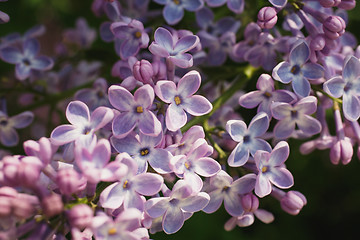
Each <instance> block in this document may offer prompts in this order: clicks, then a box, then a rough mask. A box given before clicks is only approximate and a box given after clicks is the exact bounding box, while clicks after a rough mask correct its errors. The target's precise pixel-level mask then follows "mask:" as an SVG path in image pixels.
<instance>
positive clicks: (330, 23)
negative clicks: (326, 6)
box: [323, 16, 346, 39]
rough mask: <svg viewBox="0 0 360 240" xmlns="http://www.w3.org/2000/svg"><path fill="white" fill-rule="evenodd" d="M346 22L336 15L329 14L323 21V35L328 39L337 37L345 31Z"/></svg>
mask: <svg viewBox="0 0 360 240" xmlns="http://www.w3.org/2000/svg"><path fill="white" fill-rule="evenodd" d="M345 27H346V23H345V21H344V19H342V18H341V17H338V16H330V17H328V18H327V19H326V20H325V21H324V22H323V30H324V33H325V36H326V37H328V38H330V39H337V38H338V37H340V36H341V35H343V34H344V33H345Z"/></svg>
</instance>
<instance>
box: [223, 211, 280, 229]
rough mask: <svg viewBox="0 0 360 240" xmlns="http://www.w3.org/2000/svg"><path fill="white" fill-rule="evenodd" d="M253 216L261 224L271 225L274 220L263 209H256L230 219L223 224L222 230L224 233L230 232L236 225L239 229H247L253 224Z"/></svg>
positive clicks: (269, 213) (270, 214)
mask: <svg viewBox="0 0 360 240" xmlns="http://www.w3.org/2000/svg"><path fill="white" fill-rule="evenodd" d="M254 216H256V217H257V218H258V219H259V220H260V221H262V222H263V223H271V222H273V221H274V219H275V217H274V215H273V214H272V213H271V212H268V211H266V210H264V209H257V210H256V211H255V212H249V213H245V214H243V215H241V216H238V217H232V218H230V219H229V220H228V221H227V222H226V223H225V225H224V228H225V230H226V231H231V230H232V229H234V228H235V226H236V225H237V226H239V227H248V226H250V225H252V224H253V223H254V221H255V217H254Z"/></svg>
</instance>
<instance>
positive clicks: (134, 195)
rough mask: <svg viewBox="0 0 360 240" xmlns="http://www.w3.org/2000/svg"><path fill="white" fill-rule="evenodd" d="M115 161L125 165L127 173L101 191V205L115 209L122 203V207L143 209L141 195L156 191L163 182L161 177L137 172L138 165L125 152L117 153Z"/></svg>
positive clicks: (152, 193)
mask: <svg viewBox="0 0 360 240" xmlns="http://www.w3.org/2000/svg"><path fill="white" fill-rule="evenodd" d="M115 161H119V162H120V163H121V164H124V165H125V166H126V167H127V173H126V175H125V176H122V177H120V179H119V180H120V181H119V182H115V183H113V184H111V185H110V186H108V187H107V188H105V190H104V191H102V193H101V195H100V204H101V206H102V207H104V208H110V209H117V208H119V207H120V206H121V205H123V206H124V209H128V208H137V209H139V210H140V211H143V210H144V201H143V199H142V195H145V196H151V195H155V194H156V193H158V192H159V191H160V189H161V186H162V184H163V182H164V180H163V178H162V177H161V176H160V175H159V174H155V173H140V174H137V169H138V166H137V164H136V162H135V161H134V159H132V158H131V157H130V156H129V155H128V154H127V153H121V154H119V155H118V156H117V157H116V160H115Z"/></svg>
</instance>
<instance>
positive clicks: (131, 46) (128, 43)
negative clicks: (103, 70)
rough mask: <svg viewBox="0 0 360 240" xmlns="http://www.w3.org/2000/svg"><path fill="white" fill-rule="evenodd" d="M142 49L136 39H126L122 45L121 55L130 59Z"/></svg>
mask: <svg viewBox="0 0 360 240" xmlns="http://www.w3.org/2000/svg"><path fill="white" fill-rule="evenodd" d="M139 49H140V46H139V42H138V41H135V40H134V39H126V40H125V41H123V43H122V44H121V47H120V56H121V58H122V59H128V58H129V57H131V56H135V55H136V54H137V53H138V51H139Z"/></svg>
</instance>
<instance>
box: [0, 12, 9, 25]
mask: <svg viewBox="0 0 360 240" xmlns="http://www.w3.org/2000/svg"><path fill="white" fill-rule="evenodd" d="M9 21H10V17H9V15H7V14H6V13H4V12H2V11H0V23H7V22H9Z"/></svg>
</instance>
